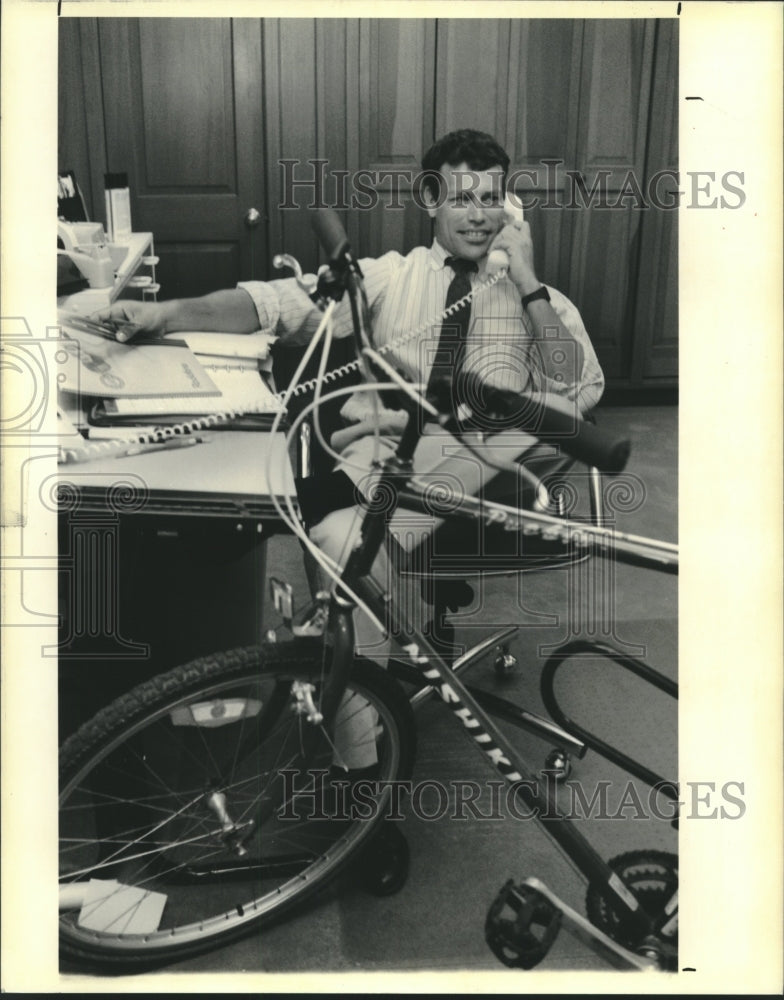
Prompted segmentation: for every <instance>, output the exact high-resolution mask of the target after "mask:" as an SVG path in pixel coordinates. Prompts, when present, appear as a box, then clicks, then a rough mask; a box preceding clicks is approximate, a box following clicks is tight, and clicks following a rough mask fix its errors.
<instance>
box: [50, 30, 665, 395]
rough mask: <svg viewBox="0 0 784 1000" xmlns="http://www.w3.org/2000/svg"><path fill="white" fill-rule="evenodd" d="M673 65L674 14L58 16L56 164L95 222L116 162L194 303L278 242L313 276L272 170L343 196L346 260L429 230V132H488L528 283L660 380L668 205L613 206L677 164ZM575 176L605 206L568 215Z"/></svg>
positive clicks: (644, 374)
mask: <svg viewBox="0 0 784 1000" xmlns="http://www.w3.org/2000/svg"><path fill="white" fill-rule="evenodd" d="M677 67H678V53H677V22H675V21H656V20H650V19H641V20H635V19H609V20H588V21H583V20H566V19H547V20H493V19H481V20H480V19H476V20H474V19H454V20H450V19H446V20H425V19H404V20H399V19H362V20H344V19H333V18H318V19H304V18H303V19H263V20H260V19H234V20H229V19H218V18H215V19H212V18H210V19H179V18H178V19H159V18H149V19H123V18H111V19H105V20H96V19H64V20H63V21H62V22H61V45H60V136H59V137H60V163H61V166H62V167H64V168H68V167H70V168H73V169H74V170H75V171H76V172H77V176H78V177H79V179H80V181H81V182H82V185H83V187H84V188H85V195H86V197H87V201H88V205H89V206H90V208H91V210H92V214H93V217H95V218H102V217H103V187H102V180H103V177H102V175H103V172H104V171H105V170H115V171H116V170H126V171H128V173H129V175H130V179H131V189H132V208H133V221H134V228H136V229H149V230H152V231H153V232H154V234H155V239H156V249H157V250H158V252H159V254H160V256H161V258H162V260H161V268H160V275H161V282H162V285H163V294H164V295H165V296H176V295H191V294H200V293H203V292H205V291H209V290H211V289H212V288H217V287H222V286H226V285H230V284H232V283H234V282H235V281H237V280H239V279H244V278H249V277H256V278H269V277H273V276H275V275H276V274H277V272H275V271H273V269H272V267H271V259H272V256H273V254H274V253H276V252H280V251H286V252H289V253H292V254H294V255H295V256H296V257H298V258H299V259H300V261H301V262H302V264H303V266H305V267H306V268H308V269H313V268H315V266H316V265H317V264H318V262H319V259H320V257H319V249H318V246H317V244H316V241H315V239H314V237H313V235H312V232H311V229H310V221H309V218H308V213H307V211H302V210H301V209H303V208H305V207H306V206H307V205H308V204H311V203H312V202H313V195H314V186H313V184H311V185H310V186H307V185H305V186H299V187H295V188H294V190H293V191H287V190H286V188H285V183H284V182H285V179H286V176H287V174H288V176H289V178H291V177H292V176H293V177H295V178H296V179H298V180H307V179H309V178H311V179H312V178H313V176H314V173H320V172H323V175H324V180H325V184H324V188H323V198H324V200H325V201H326V202H328V203H330V204H333V205H334V204H337V205H340V204H341V199H347V200H348V202H349V203H350V202H351V196H352V194H354V195H355V202H357V204H355V206H354V207H353V208H352V209H351V210H348V211H346V212H345V213H344V216H345V222H346V228H347V230H348V232H349V236H350V238H351V240H352V243H353V244H354V245H355V247H356V248H357V250H358V251H359V253H360V254H361V255H376V254H379V253H382V252H383V251H384V250H387V249H390V248H395V249H399V250H400V251H401V252H406V251H407V250H409V249H410V248H411V247H412V246H415V245H416V244H418V243H422V242H428V241H429V239H430V233H431V228H430V221H429V219H428V217H427V216H426V214H425V213H424V212H422V211H421V210H420V209H419V208H418V207H417V206H416V204H415V202H414V200H413V198H412V194H411V190H410V184H409V183H408V182H407V181H406V179H405V177H403V178H402V179H401V174H400V172H401V171H408V177H414V176H416V174H417V172H418V170H419V162H420V159H421V156H422V153H423V152H424V150H425V149H426V148H427V147H428V146H429V145H430V143H432V141H433V140H434V139H435V138H436V137H438V136H439V135H441V134H443V133H444V132H446V131H448V130H450V129H452V128H458V127H476V128H481V129H483V130H485V131H489V132H492V133H493V134H495V135H496V137H497V138H498V139H499V140H500V141H501V143H502V144H503V145H504V146H505V147H506V149H507V150H508V152H509V153H510V156H511V158H512V170H513V171H525V172H526V173H520V174H519V175H518V189H519V190H521V191H524V192H525V193H526V195H527V198H528V201H529V204H531V207H530V208H529V209H528V210H527V212H526V218H527V219H528V220H529V221H530V222H531V225H532V229H533V232H534V242H535V248H536V254H537V261H538V267H539V271H540V276H541V277H542V279H543V280H545V281H547V282H548V283H550V284H552V285H555V286H557V287H559V288H561V289H562V290H563V291H564V292H565V293H566V294H567V295H569V296H570V298H572V299H573V300H574V301H575V303H576V304H577V305H578V306H579V308H580V310H581V312H582V314H583V317H584V319H585V321H586V326H587V328H588V330H589V332H590V334H591V336H592V339H593V341H594V343H595V345H596V347H597V350H598V352H599V355H600V359H601V361H602V364H603V367H604V369H605V372H606V374H607V376H608V378H609V379H610V380H611V381H615V382H617V383H618V384H625V385H644V384H646V383H652V384H662V383H668V384H671V383H673V382H674V380H675V377H676V374H677V261H676V258H675V250H676V246H677V231H676V227H675V213H673V212H662V211H656V210H648V211H642V210H640V207H639V204H635V198H634V197H633V196H631V195H629V196H628V197H626V199H625V200H624V199H621V201H620V202H619V199H620V198H621V195H623V194H624V192H627V194H628V191H629V187H628V185H629V177H630V175H631V176H632V177H633V178H634V179H635V181H636V183H637V184H638V185H639V189H640V190H641V191H642V192H645V190H646V184H647V179H648V178H649V177H650V176H651V175H652V173H653V172H655V171H656V170H658V169H661V168H662V167H664V166H668V167H675V168H677V94H678V88H677ZM286 161H288V165H286ZM292 161H294V162H292ZM308 161H323V162H322V163H320V164H316V165H314V164H311V163H309V162H308ZM556 161H557V162H556ZM363 169H366V170H370V171H373V172H374V174H375V175H376V176H378V175H379V173H381V174H383V173H384V172H386V175H387V176H386V178H385V179H383V180H382V181H381V182H380V183H373V184H371V183H370V178H369V176H367V175H364V176H363V175H362V174H361V173H360V171H362V170H363ZM569 171H578V172H579V173H580V175H581V177H582V178H584V181H585V184H586V186H587V190H588V191H590V190H591V188H592V187H593V186H594V185H597V184H599V185H602V184H603V185H604V187H605V205H604V206H597V205H593V206H592V207H585V205H582V204H576V205H574V204H573V206H572V207H568V206H569V202H570V199H571V200H572V202H574V198H573V194H574V183H575V182H574V179H573V177H571V178H570V175H569V173H568V172H569ZM341 185H342V195H341ZM358 185H360V186H362V185H364V188H365V194H364V195H363V194H362V192H361V191H359V192H358V191H357V186H358ZM368 189H372V190H371V193H370V194H368ZM373 192H375V194H373ZM578 193H579V192H578ZM372 197H375V198H376V204H374V205H372V206H371V207H363V206H368V203H369V202H370V201H371V200H372ZM616 202H619V205H618V207H616V208H608V207H607V204H608V203H609V204H614V203H616ZM534 203H535V204H534ZM287 206H288V207H287ZM295 206H297V207H295ZM565 206H566V207H565ZM250 208H256V209H257V210H258V213H259V223H258V225H257V226H256V227H255V228H252V229H250V228H247V227H246V225H245V215H246V212H247V211H248V209H250Z"/></svg>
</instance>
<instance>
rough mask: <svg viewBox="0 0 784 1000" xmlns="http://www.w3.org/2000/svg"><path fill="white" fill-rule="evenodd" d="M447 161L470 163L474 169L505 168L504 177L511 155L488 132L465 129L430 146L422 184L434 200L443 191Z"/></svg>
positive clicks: (423, 164) (425, 159) (423, 168)
mask: <svg viewBox="0 0 784 1000" xmlns="http://www.w3.org/2000/svg"><path fill="white" fill-rule="evenodd" d="M444 163H448V164H449V166H450V167H457V166H459V165H460V164H461V163H466V164H467V165H468V166H469V167H470V169H471V170H488V169H489V168H490V167H503V170H504V178H506V173H507V171H508V170H509V156H508V155H507V153H506V150H504V149H503V147H502V146H500V145H499V144H498V143H497V142H496V141H495V139H494V138H493V137H492V136H491V135H488V134H487V132H477V131H476V129H472V128H463V129H458V130H457V131H456V132H449V133H448V135H445V136H444V137H443V138H441V139H439V140H438V141H437V142H436V143H434V145H432V146H431V147H430V149H428V151H427V152H426V153H425V155H424V156H423V157H422V170H423V171H424V176H423V177H422V184H423V185H424V187H425V189H426V190H428V191H429V192H430V194H431V195H432V197H433V200H434V201H438V198H439V194H440V177H441V174H440V173H439V170H440V168H441V166H442V165H443V164H444Z"/></svg>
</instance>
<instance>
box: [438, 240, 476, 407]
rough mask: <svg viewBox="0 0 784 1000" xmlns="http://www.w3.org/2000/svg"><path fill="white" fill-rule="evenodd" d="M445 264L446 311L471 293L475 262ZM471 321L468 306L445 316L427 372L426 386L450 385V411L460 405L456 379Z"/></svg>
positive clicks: (449, 260) (458, 260)
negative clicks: (447, 278)
mask: <svg viewBox="0 0 784 1000" xmlns="http://www.w3.org/2000/svg"><path fill="white" fill-rule="evenodd" d="M446 264H448V265H449V267H451V268H452V270H453V271H454V272H455V276H454V278H452V281H451V282H450V285H449V288H448V289H447V293H446V305H445V306H444V308H445V309H449V307H450V306H452V305H454V304H455V302H458V301H459V300H460V299H462V298H463V296H464V295H467V294H468V293H469V292H470V291H471V274H472V273H474V272H475V271H476V270H477V266H476V261H473V260H463V259H461V258H460V257H447V259H446ZM470 320H471V303H470V302H466V303H465V305H463V306H461V307H460V308H459V309H456V310H455V311H454V312H452V313H450V315H449V316H447V317H446V318H445V319H444V321H443V323H442V325H441V334H440V336H439V339H438V348H437V350H436V356H435V359H434V361H433V368H432V371H431V372H430V385H433V384H434V383H436V382H438V383H439V384H441V386H442V388H443V384H444V383H447V382H448V381H449V380H450V379H451V382H452V393H451V401H452V410H453V411H456V410H457V408H458V406H459V405H460V392H459V385H458V377H459V375H460V372H461V369H462V367H463V359H464V356H465V347H466V338H467V336H468V324H469V322H470Z"/></svg>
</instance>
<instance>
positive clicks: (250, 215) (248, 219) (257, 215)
mask: <svg viewBox="0 0 784 1000" xmlns="http://www.w3.org/2000/svg"><path fill="white" fill-rule="evenodd" d="M260 222H261V212H260V211H259V210H258V209H257V208H249V209H248V211H247V212H246V213H245V225H246V226H247V227H248V229H255V228H256V226H258V224H259V223H260Z"/></svg>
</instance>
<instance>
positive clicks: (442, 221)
mask: <svg viewBox="0 0 784 1000" xmlns="http://www.w3.org/2000/svg"><path fill="white" fill-rule="evenodd" d="M440 173H441V176H442V178H443V180H442V181H441V194H440V197H439V200H438V202H433V201H432V198H430V197H429V195H428V193H427V192H426V193H425V202H426V204H428V214H429V215H430V216H431V218H433V219H435V237H436V239H437V240H438V242H439V243H440V244H441V246H442V247H443V248H444V249H445V250H446V251H447V253H449V254H450V255H452V256H455V257H462V258H464V259H465V260H476V261H479V260H481V259H482V258H483V257H484V256H485V255H486V254H487V252H488V249H489V247H490V244H491V243H492V241H493V237H494V236H495V235H496V233H497V232H499V230H500V229H502V228H503V225H504V190H503V188H504V171H503V167H501V166H497V167H490V168H489V169H488V170H471V168H470V167H469V166H468V165H467V164H465V163H461V164H459V165H458V166H456V167H452V166H450V165H449V164H448V163H444V164H443V165H442V167H441V169H440Z"/></svg>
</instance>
